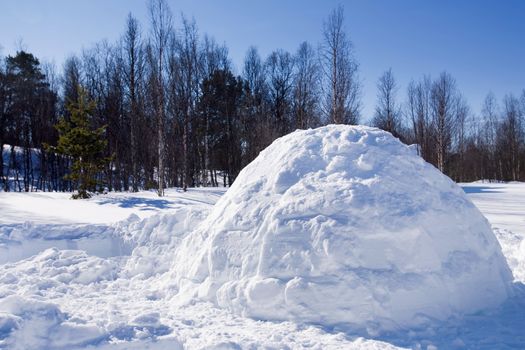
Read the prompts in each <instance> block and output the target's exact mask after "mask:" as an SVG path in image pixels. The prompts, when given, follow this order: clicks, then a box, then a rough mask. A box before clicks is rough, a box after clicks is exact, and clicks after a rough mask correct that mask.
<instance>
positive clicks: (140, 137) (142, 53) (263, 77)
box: [0, 0, 525, 195]
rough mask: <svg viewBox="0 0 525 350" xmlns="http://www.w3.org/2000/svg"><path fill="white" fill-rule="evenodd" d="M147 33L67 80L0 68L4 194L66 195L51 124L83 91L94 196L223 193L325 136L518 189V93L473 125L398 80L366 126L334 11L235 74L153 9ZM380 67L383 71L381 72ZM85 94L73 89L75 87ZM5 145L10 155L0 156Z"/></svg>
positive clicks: (457, 102)
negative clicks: (264, 161)
mask: <svg viewBox="0 0 525 350" xmlns="http://www.w3.org/2000/svg"><path fill="white" fill-rule="evenodd" d="M148 6H149V15H150V16H149V20H150V23H149V27H150V28H151V29H150V30H148V31H145V30H144V29H142V28H143V27H142V25H141V24H140V23H139V22H138V21H137V20H136V19H135V18H134V17H133V16H132V15H131V14H130V15H129V17H128V18H127V23H126V27H125V28H123V34H122V37H121V38H120V39H119V40H118V41H117V42H115V43H109V42H106V41H103V42H100V43H98V44H96V45H94V47H92V48H90V49H87V50H84V51H82V52H81V53H80V54H78V55H74V56H71V57H69V58H67V60H66V61H65V63H64V65H63V67H62V69H61V70H60V71H57V69H56V68H55V67H54V66H53V65H51V64H46V63H41V62H40V61H39V60H38V58H37V57H35V56H34V55H32V54H31V53H29V52H26V51H23V50H21V51H18V52H17V53H16V54H15V55H12V56H11V55H8V56H7V57H0V146H1V147H0V149H4V152H3V162H0V175H1V176H0V186H2V188H3V189H4V190H5V191H10V190H16V191H35V190H42V191H71V190H73V189H74V188H75V183H74V181H75V180H74V179H72V178H71V177H64V176H66V175H67V174H69V173H70V172H71V167H72V164H73V159H72V158H71V157H70V156H67V155H63V154H60V153H57V152H56V151H54V150H55V148H53V147H51V146H56V145H57V141H58V137H59V128H57V127H56V125H58V124H59V122H60V121H61V120H62V121H66V122H68V121H69V122H71V113H70V109H68V108H67V107H68V106H69V105H70V104H71V103H74V102H75V101H78V100H79V91H85V92H86V94H87V96H88V97H89V99H90V100H92V101H94V104H93V107H94V108H93V109H92V110H91V111H90V113H89V116H88V117H89V125H90V127H91V128H92V129H93V130H99V131H100V137H102V138H104V143H103V145H104V147H103V148H105V149H104V150H103V152H102V154H101V155H100V156H101V157H105V159H107V160H108V161H107V162H105V163H104V166H103V167H101V168H100V169H98V170H97V174H95V175H94V176H96V177H97V179H98V181H97V189H98V190H100V189H101V188H107V189H108V190H110V191H128V190H129V191H138V190H140V189H156V190H157V191H158V193H159V195H162V194H163V189H164V188H166V187H173V186H176V187H182V188H184V189H186V188H188V187H194V186H218V185H231V183H232V182H233V181H234V179H235V177H236V176H237V175H238V173H239V171H240V170H241V169H242V168H243V167H244V166H245V165H246V164H248V163H249V162H250V161H252V160H253V159H254V158H255V157H256V156H257V155H258V154H259V152H260V151H261V150H262V149H264V148H265V147H266V146H268V145H269V144H270V143H271V142H272V141H273V140H275V139H276V138H278V137H280V136H282V135H285V134H287V133H290V132H292V131H294V130H296V129H305V128H314V127H318V126H321V125H326V124H330V123H343V124H358V123H359V122H363V121H366V122H368V120H370V122H369V123H370V124H371V125H372V126H376V127H379V128H381V129H384V130H386V131H389V132H391V133H392V134H393V135H394V136H396V137H398V138H399V139H400V140H401V141H403V142H404V143H406V144H416V145H417V150H418V152H419V153H420V155H421V156H422V157H423V158H424V159H425V160H426V161H428V162H430V163H432V164H433V165H435V166H436V167H437V168H439V169H440V170H441V171H442V172H444V173H445V174H447V175H448V176H450V177H451V178H452V179H454V180H455V181H473V180H480V179H490V180H503V181H513V180H514V181H516V180H525V124H524V122H523V119H524V118H525V90H524V91H522V92H519V93H518V94H517V95H512V94H510V95H507V96H505V97H504V99H503V100H501V101H498V100H497V99H496V98H495V96H494V95H493V94H491V93H489V94H488V95H487V97H486V99H485V101H484V103H483V106H482V112H481V115H478V116H476V115H474V114H473V113H472V112H471V110H470V108H469V105H468V103H467V101H466V99H465V98H464V97H463V95H462V94H461V92H460V91H459V89H458V87H457V84H456V82H455V79H454V77H452V76H451V75H450V74H449V73H447V72H443V73H441V74H440V75H439V76H438V77H430V76H423V77H421V79H419V80H415V81H412V82H411V83H410V84H409V86H408V89H407V90H406V91H399V88H398V85H397V84H396V80H395V75H394V72H392V70H391V69H387V70H386V71H385V72H384V74H383V75H382V76H381V77H380V78H379V79H378V81H377V104H376V107H375V113H374V115H373V116H366V120H364V118H363V116H362V115H361V97H362V92H361V83H360V81H361V80H360V77H359V63H358V62H357V61H356V59H355V56H354V48H353V46H352V42H351V38H350V37H349V36H348V33H347V32H346V31H345V28H344V11H343V8H342V7H338V8H336V9H334V10H333V11H332V12H331V13H330V14H328V16H327V18H326V20H325V21H324V23H323V24H322V26H320V30H321V31H322V42H320V43H315V44H311V43H308V42H303V43H300V44H299V45H298V48H297V51H296V52H287V51H284V50H280V49H277V50H275V51H273V52H272V53H270V54H269V55H268V56H267V57H261V56H260V54H259V53H258V51H257V48H256V47H250V48H248V50H247V53H246V56H245V60H244V63H243V66H242V67H241V69H242V71H241V72H239V75H237V74H236V73H235V72H233V68H232V64H231V60H230V58H229V56H228V48H227V47H226V46H224V45H221V44H218V43H217V42H216V41H215V40H214V39H213V38H212V37H210V36H208V35H206V34H204V35H202V34H201V33H199V31H198V29H197V25H196V23H195V21H194V20H190V19H188V18H186V17H184V16H181V18H180V19H179V18H178V17H177V19H176V20H175V19H174V17H173V16H172V14H171V11H170V9H169V7H168V5H167V3H166V2H165V1H164V0H152V1H150V2H149V4H148ZM385 65H386V67H385V68H387V67H388V62H385ZM79 87H81V88H79ZM4 145H9V146H10V147H7V146H6V147H4Z"/></svg>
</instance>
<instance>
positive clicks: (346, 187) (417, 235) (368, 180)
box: [174, 125, 512, 329]
mask: <svg viewBox="0 0 525 350" xmlns="http://www.w3.org/2000/svg"><path fill="white" fill-rule="evenodd" d="M174 266H175V267H174V270H175V274H176V278H177V279H178V281H179V285H180V288H181V293H182V291H185V293H193V294H192V295H193V296H199V297H200V298H204V299H207V300H210V301H213V302H214V303H216V304H217V305H218V306H220V307H224V308H227V309H230V310H231V311H233V312H236V313H239V314H242V315H245V316H250V317H254V318H260V319H271V320H293V321H298V322H312V323H318V324H324V325H351V326H357V327H367V328H369V329H370V328H372V329H374V328H375V329H392V328H397V327H409V326H414V325H420V324H422V323H425V322H427V321H428V320H430V319H446V318H447V317H449V316H451V315H455V314H458V313H468V312H473V311H476V310H479V309H482V308H487V307H491V306H495V305H497V304H499V303H501V302H502V301H503V300H505V299H506V298H507V297H508V295H509V293H511V289H510V283H511V280H512V274H511V272H510V270H509V268H508V266H507V263H506V261H505V259H504V257H503V255H502V253H501V248H500V246H499V244H498V242H497V240H496V238H495V236H494V234H493V233H492V231H491V228H490V226H489V223H488V222H487V220H486V219H485V218H484V217H483V215H482V214H481V213H480V212H479V210H478V209H477V208H476V207H475V206H474V205H473V204H472V203H471V202H470V201H469V200H468V199H467V198H466V196H465V194H464V193H463V191H462V189H461V188H459V187H458V186H457V185H456V184H455V183H454V182H452V181H451V180H450V179H449V178H448V177H446V176H445V175H443V174H441V173H440V172H439V171H438V170H437V169H436V168H434V167H433V166H432V165H430V164H428V163H426V162H425V161H424V160H423V159H421V158H420V157H419V156H417V155H416V154H415V152H414V151H413V149H411V148H410V147H407V146H405V145H403V144H402V143H401V142H400V141H399V140H397V139H396V138H394V137H393V136H392V135H391V134H389V133H387V132H384V131H381V130H378V129H375V128H369V127H364V126H345V125H330V126H326V127H321V128H317V129H313V130H305V131H296V132H293V133H291V134H289V135H286V136H284V137H281V138H279V139H277V140H276V141H275V142H273V143H272V144H271V145H270V146H269V147H268V148H266V149H265V150H264V151H262V152H261V153H260V155H259V156H258V157H257V158H256V159H255V160H254V161H253V162H252V163H250V164H249V165H248V166H247V167H246V168H245V169H243V170H242V171H241V173H240V174H239V176H238V177H237V179H236V180H235V183H234V184H233V185H232V187H231V188H230V189H229V190H228V191H227V193H226V194H225V195H224V196H223V198H221V199H220V200H219V202H218V203H217V204H216V205H215V207H214V209H213V210H212V212H211V214H210V216H209V217H208V218H207V219H206V220H205V221H204V222H203V223H202V224H201V225H200V226H199V227H198V228H197V229H196V230H195V231H194V232H193V233H192V234H190V235H189V236H188V237H187V238H186V239H185V240H184V241H183V243H182V245H181V246H180V248H179V250H178V252H177V253H176V258H175V264H174Z"/></svg>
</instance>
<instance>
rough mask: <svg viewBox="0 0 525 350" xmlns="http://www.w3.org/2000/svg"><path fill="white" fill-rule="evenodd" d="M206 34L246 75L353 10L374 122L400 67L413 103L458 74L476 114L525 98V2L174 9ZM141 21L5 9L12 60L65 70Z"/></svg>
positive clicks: (142, 4)
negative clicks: (426, 86)
mask: <svg viewBox="0 0 525 350" xmlns="http://www.w3.org/2000/svg"><path fill="white" fill-rule="evenodd" d="M168 2H169V4H170V6H171V8H172V11H173V13H174V15H175V16H174V17H175V20H176V25H178V24H180V19H179V18H180V16H179V14H180V13H181V12H184V13H185V14H186V15H187V16H189V17H191V16H193V17H194V18H195V19H196V21H197V25H198V27H199V29H200V31H201V33H208V34H210V35H212V36H213V37H215V39H216V40H217V41H218V42H221V43H222V42H225V43H226V44H227V46H228V47H229V49H230V56H231V58H232V60H233V62H234V64H235V66H236V68H237V72H240V70H239V68H240V67H241V65H242V60H243V58H244V54H245V52H246V50H247V48H248V47H249V46H250V45H255V46H257V47H258V48H259V50H260V52H261V54H263V55H266V54H268V53H269V52H270V51H271V50H273V49H277V48H282V49H286V50H289V51H292V52H293V51H295V50H296V48H297V47H298V45H299V43H300V42H302V41H304V40H307V41H310V42H311V43H314V44H315V43H317V42H318V41H319V40H320V38H321V25H322V22H323V20H324V18H326V16H327V15H328V13H329V12H330V10H331V9H332V8H334V7H335V6H337V4H339V3H341V4H343V5H344V7H345V15H346V29H347V32H348V34H349V35H350V37H351V39H352V41H353V43H354V47H355V54H356V57H357V59H358V61H359V63H360V76H361V78H362V80H363V84H364V89H363V93H364V96H363V98H364V99H363V101H364V105H365V106H364V107H365V108H364V110H363V112H364V113H363V117H364V118H363V119H364V121H366V120H368V119H369V117H370V115H371V114H372V113H373V108H374V104H375V99H376V87H375V85H376V81H377V78H378V77H379V76H380V75H381V73H382V72H383V71H384V70H386V69H387V68H389V67H392V69H393V71H394V74H395V76H396V78H397V80H398V83H399V85H400V91H399V97H400V98H402V99H404V98H405V95H406V94H405V91H406V86H407V84H408V82H409V81H410V80H411V79H412V78H420V77H421V76H422V75H423V74H431V75H432V76H436V75H437V74H439V72H441V71H443V70H447V71H449V72H450V73H451V74H452V75H453V76H454V77H455V78H456V79H457V81H458V85H459V87H460V89H461V90H462V91H463V93H464V95H465V96H466V98H467V99H468V101H469V103H470V105H471V107H472V109H473V111H474V112H476V113H478V112H479V110H480V105H481V102H482V100H483V99H484V97H485V95H486V94H487V93H488V92H489V91H493V92H494V93H495V94H496V95H497V97H498V98H502V97H503V96H504V95H505V94H506V93H509V92H513V93H515V94H518V93H520V92H521V90H522V89H525V1H522V0H499V1H498V0H492V1H467V0H456V1H454V0H442V1H438V0H426V1H419V0H399V1H393V0H360V1H350V0H347V1H337V0H323V1H321V0H318V1H314V0H303V1H300V0H294V1H291V0H289V1H286V0H264V1H263V0H261V1H255V0H236V1H233V0H177V1H172V0H168ZM129 12H132V13H133V14H134V15H135V16H136V17H137V18H138V19H139V20H140V21H141V23H142V26H143V29H144V30H148V23H147V22H148V21H147V6H146V1H145V0H89V1H76V0H75V1H72V0H16V1H15V0H12V1H11V0H6V1H2V2H0V45H1V46H2V47H3V49H2V51H1V53H2V54H3V55H7V54H13V53H14V52H15V51H16V49H17V48H18V47H19V43H20V42H22V43H23V45H22V47H23V48H25V49H27V50H28V51H30V52H33V53H34V54H36V55H37V56H38V57H39V58H41V59H44V60H47V61H54V62H55V63H56V64H57V65H58V66H61V64H62V62H63V60H64V58H65V57H66V56H67V55H69V54H72V53H79V52H80V51H81V49H82V48H88V47H90V46H91V45H92V44H93V43H95V42H97V41H100V40H102V39H108V40H109V41H114V40H115V39H117V38H118V37H119V36H120V35H121V34H122V32H123V30H124V24H125V19H126V16H127V14H128V13H129Z"/></svg>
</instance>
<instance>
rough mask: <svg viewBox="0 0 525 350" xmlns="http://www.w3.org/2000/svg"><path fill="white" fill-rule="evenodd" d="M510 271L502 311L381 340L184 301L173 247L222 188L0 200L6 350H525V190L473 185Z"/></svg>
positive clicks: (0, 319) (0, 330) (470, 189)
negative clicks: (173, 273) (510, 288)
mask: <svg viewBox="0 0 525 350" xmlns="http://www.w3.org/2000/svg"><path fill="white" fill-rule="evenodd" d="M462 186H463V188H464V190H465V191H466V192H467V194H468V196H469V198H470V199H471V200H472V201H473V202H474V203H475V204H476V206H478V208H480V210H481V211H482V212H483V214H485V216H486V217H487V218H488V219H489V221H490V223H491V224H492V225H493V229H494V231H495V233H496V235H497V238H498V240H499V241H500V244H501V245H502V248H503V252H504V254H505V257H506V258H507V260H508V263H509V266H510V267H511V269H512V271H513V274H514V278H515V283H514V294H515V295H514V297H512V298H510V299H509V300H508V301H507V302H505V303H504V304H503V305H502V306H500V307H498V308H496V309H491V310H486V311H482V312H477V313H476V314H473V315H463V316H462V317H456V318H453V319H449V320H447V321H446V322H443V321H436V322H435V323H434V324H433V325H432V326H425V327H421V328H412V329H400V330H396V331H391V332H387V333H379V334H378V333H376V332H374V330H373V329H370V330H368V332H367V331H358V332H352V330H349V329H341V328H338V327H330V328H327V327H320V326H315V325H305V324H299V323H293V322H269V321H260V320H254V319H251V318H246V317H242V316H238V315H235V314H232V313H230V312H228V311H226V310H223V309H218V308H216V307H214V306H213V305H212V304H210V303H208V302H204V301H198V300H197V299H195V300H191V301H189V302H188V300H184V301H183V300H179V299H178V298H177V297H176V295H177V292H179V290H178V288H179V286H178V285H176V284H175V283H174V282H173V283H172V282H171V281H170V279H169V278H167V276H169V274H170V270H171V269H172V267H173V266H172V265H173V264H177V261H174V259H173V258H172V257H173V254H172V249H173V247H174V246H177V245H178V244H179V242H180V241H181V239H182V237H183V235H184V234H185V233H187V232H188V231H190V230H192V229H193V228H195V227H196V226H197V225H198V223H200V222H201V221H202V220H203V219H204V218H205V217H206V216H207V214H208V213H209V212H210V210H211V207H212V205H213V204H214V203H215V202H216V201H217V200H218V199H219V198H220V196H221V195H222V194H223V193H224V190H223V189H191V190H189V191H188V192H187V193H183V192H181V191H178V190H170V191H168V192H167V196H166V197H164V198H158V197H156V196H155V194H154V193H153V192H141V193H138V194H132V193H124V194H108V195H99V196H96V197H94V198H92V199H90V200H86V201H72V200H69V199H67V198H68V195H67V194H56V193H52V194H48V193H0V263H1V264H2V265H0V349H4V348H5V349H78V348H88V349H91V348H96V349H179V348H188V349H201V348H207V349H241V348H242V349H245V348H246V349H258V348H266V349H283V348H284V349H286V348H288V349H298V348H313V349H396V348H420V349H435V348H439V349H450V348H458V349H495V348H497V349H520V348H524V347H525V332H523V329H525V288H524V283H525V243H524V241H525V240H524V238H525V215H524V213H525V184H487V183H475V184H463V185H462Z"/></svg>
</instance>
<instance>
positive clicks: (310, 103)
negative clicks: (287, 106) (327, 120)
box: [293, 41, 320, 129]
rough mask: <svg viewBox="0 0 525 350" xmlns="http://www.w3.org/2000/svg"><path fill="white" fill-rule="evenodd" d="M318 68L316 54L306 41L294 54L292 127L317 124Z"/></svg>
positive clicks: (306, 126) (302, 127)
mask: <svg viewBox="0 0 525 350" xmlns="http://www.w3.org/2000/svg"><path fill="white" fill-rule="evenodd" d="M319 73H320V70H319V64H318V60H317V55H316V54H315V51H314V49H313V48H312V46H311V45H310V44H308V43H307V42H306V41H305V42H303V43H302V44H301V45H300V46H299V49H298V50H297V53H296V54H295V74H294V81H293V114H294V120H295V123H294V127H296V128H298V129H306V128H311V127H315V126H317V125H319V123H320V120H319V103H318V100H319V83H320V74H319Z"/></svg>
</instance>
